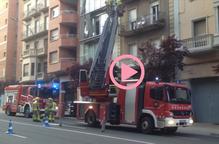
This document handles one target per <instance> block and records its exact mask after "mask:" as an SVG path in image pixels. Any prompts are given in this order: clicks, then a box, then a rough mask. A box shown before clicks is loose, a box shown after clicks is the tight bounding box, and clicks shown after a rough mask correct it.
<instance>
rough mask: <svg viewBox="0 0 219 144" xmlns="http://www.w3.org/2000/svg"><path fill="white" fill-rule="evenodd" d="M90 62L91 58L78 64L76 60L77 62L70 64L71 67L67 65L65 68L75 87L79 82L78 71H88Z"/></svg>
mask: <svg viewBox="0 0 219 144" xmlns="http://www.w3.org/2000/svg"><path fill="white" fill-rule="evenodd" d="M91 64H92V59H89V60H88V61H86V62H85V63H83V64H80V63H79V62H78V63H76V64H74V65H72V66H71V67H69V68H68V69H67V72H68V74H69V75H70V77H71V78H72V80H73V81H74V85H75V87H77V86H78V84H79V72H80V70H81V69H85V70H87V71H88V72H89V70H90V67H91Z"/></svg>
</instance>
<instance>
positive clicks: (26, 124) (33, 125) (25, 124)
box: [0, 119, 86, 129]
mask: <svg viewBox="0 0 219 144" xmlns="http://www.w3.org/2000/svg"><path fill="white" fill-rule="evenodd" d="M0 121H1V122H5V123H8V121H7V120H3V119H0ZM13 123H15V124H19V125H24V126H32V127H43V126H40V125H35V124H28V123H21V122H13ZM49 124H50V125H54V126H55V125H57V126H58V125H59V124H51V123H49ZM67 127H72V128H77V129H86V128H84V127H79V126H67ZM48 128H51V127H48Z"/></svg>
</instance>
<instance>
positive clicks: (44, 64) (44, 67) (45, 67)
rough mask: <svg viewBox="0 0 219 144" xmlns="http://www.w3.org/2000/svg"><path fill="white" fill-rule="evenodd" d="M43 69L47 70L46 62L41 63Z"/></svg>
mask: <svg viewBox="0 0 219 144" xmlns="http://www.w3.org/2000/svg"><path fill="white" fill-rule="evenodd" d="M43 71H44V73H46V72H47V62H44V63H43Z"/></svg>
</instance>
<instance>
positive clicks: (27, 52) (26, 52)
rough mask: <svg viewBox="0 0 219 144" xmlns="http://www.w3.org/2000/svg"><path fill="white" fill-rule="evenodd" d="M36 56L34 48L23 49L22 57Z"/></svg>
mask: <svg viewBox="0 0 219 144" xmlns="http://www.w3.org/2000/svg"><path fill="white" fill-rule="evenodd" d="M30 56H36V51H35V49H28V50H24V51H23V57H30Z"/></svg>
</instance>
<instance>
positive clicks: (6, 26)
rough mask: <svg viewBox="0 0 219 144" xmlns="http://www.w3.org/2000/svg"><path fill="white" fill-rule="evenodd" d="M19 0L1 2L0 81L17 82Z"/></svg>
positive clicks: (3, 0) (2, 0) (1, 0)
mask: <svg viewBox="0 0 219 144" xmlns="http://www.w3.org/2000/svg"><path fill="white" fill-rule="evenodd" d="M18 2H19V1H18V0H0V9H1V11H0V17H1V19H0V80H1V81H7V82H9V81H11V82H15V81H16V48H17V41H16V38H17V22H16V21H14V20H13V19H17V17H18Z"/></svg>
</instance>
